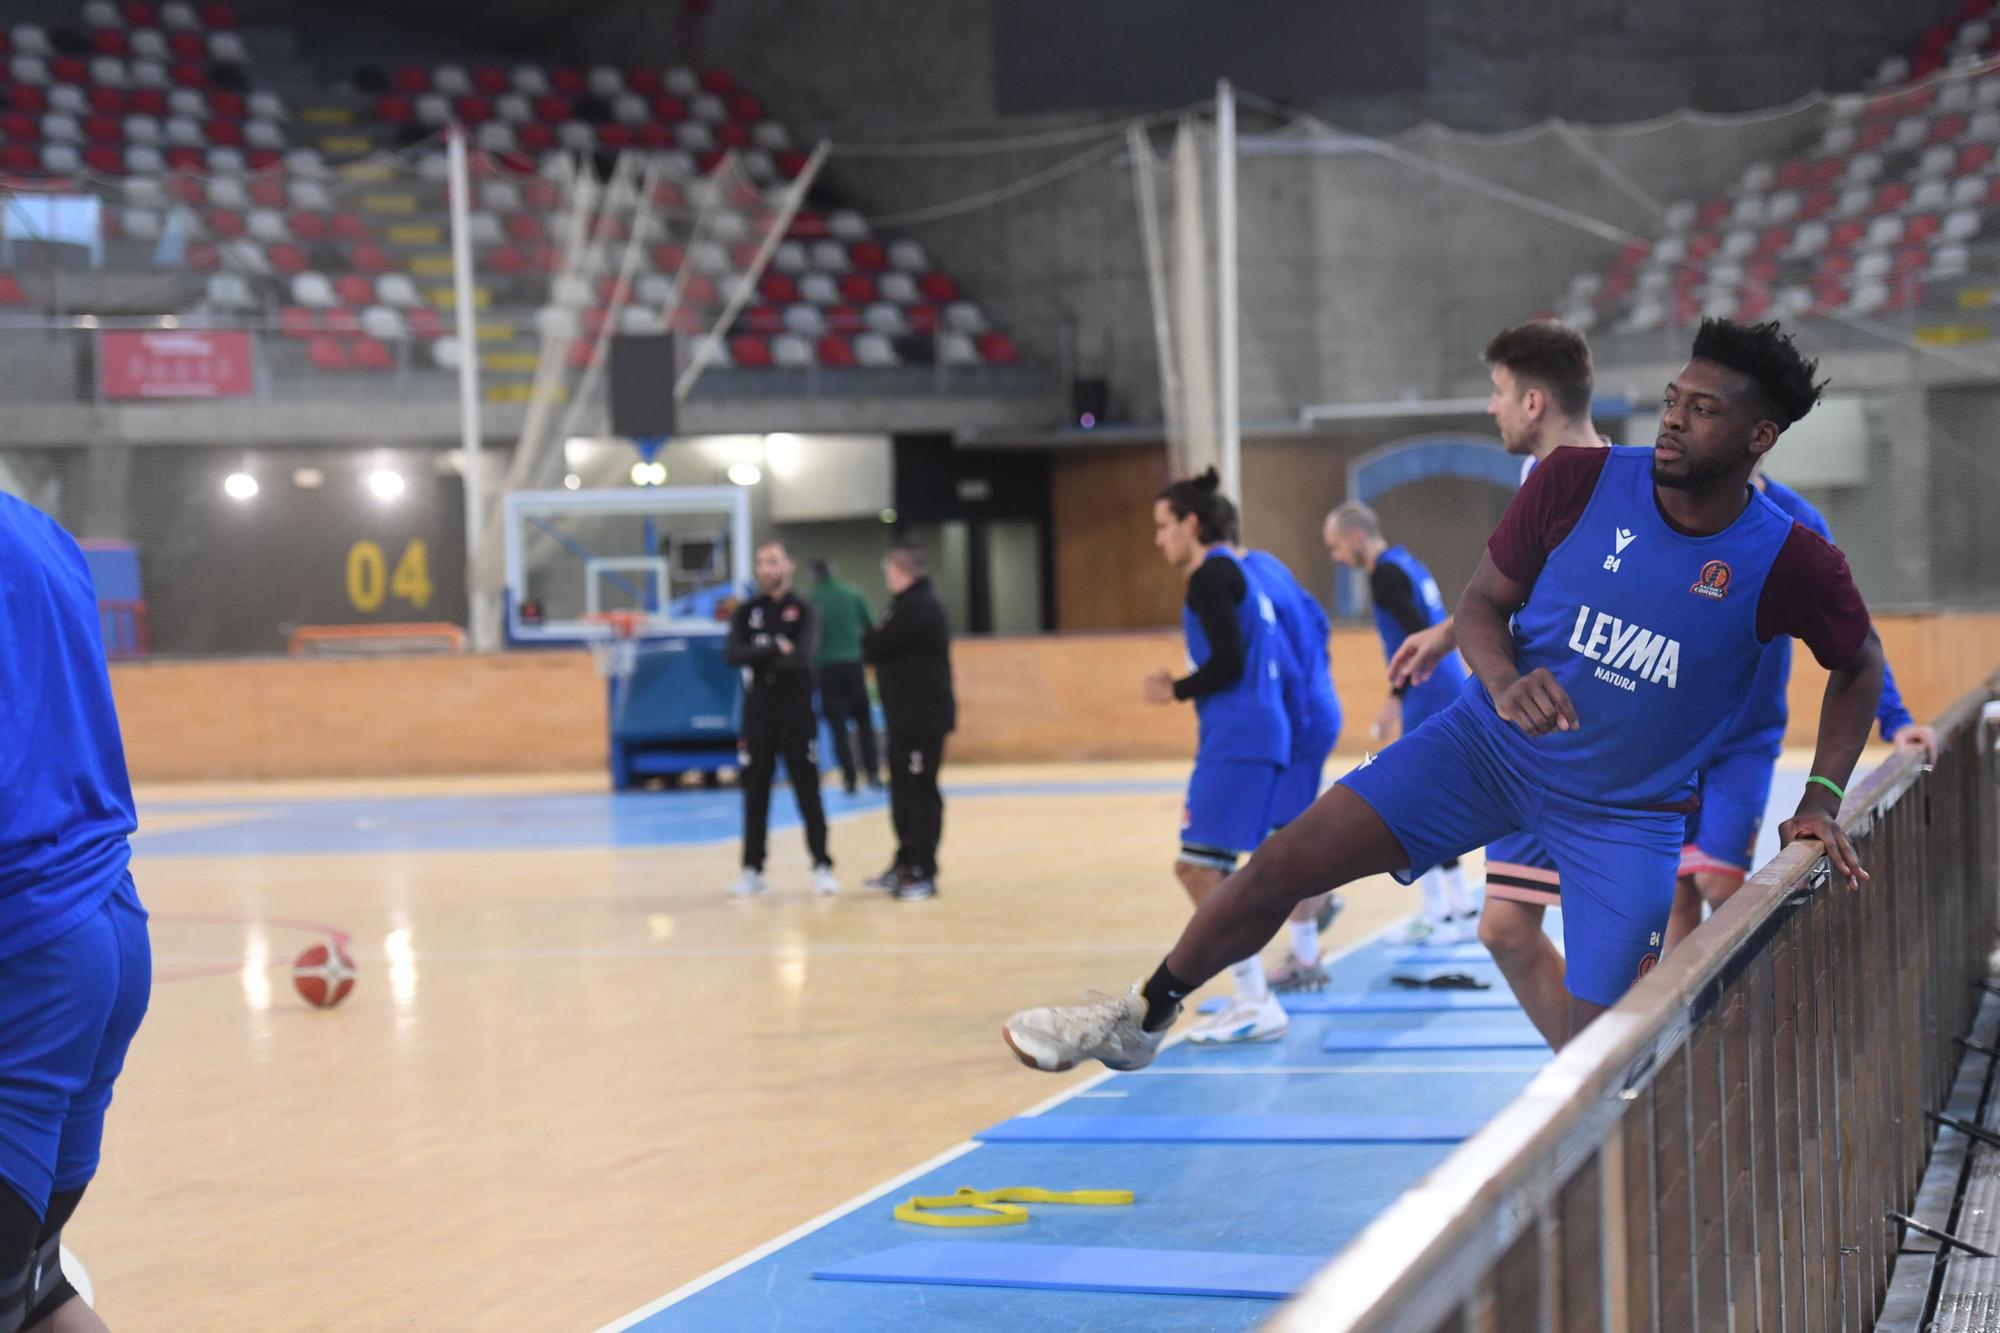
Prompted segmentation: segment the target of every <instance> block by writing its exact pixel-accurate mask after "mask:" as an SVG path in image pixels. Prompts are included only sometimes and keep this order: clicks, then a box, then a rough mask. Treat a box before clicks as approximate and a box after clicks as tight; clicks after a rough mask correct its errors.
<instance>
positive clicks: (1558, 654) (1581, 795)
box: [1004, 320, 1882, 1070]
mask: <svg viewBox="0 0 2000 1333" xmlns="http://www.w3.org/2000/svg"><path fill="white" fill-rule="evenodd" d="M1816 369H1817V367H1816V365H1815V364H1814V363H1813V362H1810V361H1808V360H1806V359H1805V358H1804V357H1803V356H1801V355H1800V354H1799V352H1798V349H1797V348H1796V347H1795V346H1794V345H1793V343H1792V340H1791V338H1790V337H1789V336H1788V335H1786V334H1785V333H1784V332H1783V331H1782V330H1780V329H1779V328H1778V326H1777V325H1776V324H1775V323H1773V324H1762V325H1756V326H1746V325H1740V324H1735V323H1732V322H1729V321H1726V320H1709V321H1704V323H1703V324H1702V326H1701V329H1700V331H1699V332H1698V333H1697V335H1696V337H1695V342H1694V347H1693V350H1692V355H1691V357H1690V359H1689V361H1688V363H1687V364H1686V365H1685V366H1683V367H1682V368H1681V370H1680V372H1679V373H1678V374H1677V375H1675V377H1674V379H1673V381H1672V382H1671V383H1670V384H1669V385H1668V386H1667V389H1666V393H1665V395H1664V399H1663V410H1662V416H1661V423H1660V432H1659V436H1658V438H1657V440H1656V442H1655V444H1654V446H1653V447H1652V448H1651V449H1629V448H1627V449H1621V448H1611V449H1558V450H1556V451H1554V453H1552V454H1551V455H1550V456H1549V458H1547V459H1546V460H1545V461H1544V462H1543V463H1542V464H1541V466H1539V467H1537V468H1536V469H1535V470H1534V472H1533V473H1532V474H1530V476H1529V477H1528V479H1527V481H1526V482H1525V483H1524V484H1523V486H1522V488H1521V490H1520V491H1519V493H1517V494H1516V496H1515V497H1514V501H1513V503H1512V504H1511V505H1509V507H1508V510H1507V513H1506V515H1505V517H1503V518H1502V520H1501V523H1500V526H1499V527H1498V528H1497V529H1496V530H1495V531H1494V533H1493V536H1492V537H1491V538H1490V539H1489V540H1488V542H1487V550H1486V556H1485V558H1484V559H1483V560H1482V561H1481V563H1480V566H1479V569H1478V571H1477V572H1476V573H1475V574H1474V575H1473V579H1472V582H1471V583H1470V585H1468V587H1467V588H1466V591H1465V594H1464V596H1463V597H1461V598H1460V600H1459V604H1458V613H1457V617H1456V626H1457V639H1458V646H1459V652H1460V653H1461V655H1462V656H1463V657H1464V658H1465V661H1466V663H1467V665H1468V666H1469V667H1470V668H1471V670H1472V672H1473V676H1472V679H1471V680H1469V681H1468V682H1467V684H1466V688H1465V692H1464V694H1463V695H1461V697H1460V698H1459V700H1458V702H1457V703H1455V704H1453V705H1452V706H1451V707H1450V708H1447V709H1446V710H1445V711H1443V712H1441V713H1439V714H1437V715H1436V716H1435V717H1433V718H1431V720H1430V721H1428V722H1426V723H1425V724H1424V725H1423V726H1422V727H1420V728H1418V729H1417V731H1416V732H1414V733H1413V734H1411V735H1408V736H1405V737H1403V738H1402V739H1401V740H1400V741H1398V742H1397V743H1396V744H1395V745H1392V746H1390V747H1389V748H1388V749H1386V750H1384V751H1383V752H1382V753H1381V754H1380V755H1378V756H1376V757H1375V759H1374V761H1373V762H1372V763H1370V764H1367V765H1364V766H1363V767H1361V768H1359V769H1356V770H1355V771H1354V772H1353V773H1351V774H1349V775H1348V776H1347V777H1346V778H1344V779H1343V780H1342V781H1341V782H1340V783H1339V784H1337V785H1336V786H1334V787H1333V788H1332V789H1331V790H1329V791H1328V792H1327V793H1326V794H1325V795H1324V796H1322V797H1321V798H1320V799H1319V801H1317V802H1316V803H1315V804H1314V805H1313V807H1312V809H1310V810H1308V811H1307V812H1306V814H1305V815H1304V816H1302V817H1301V818H1299V819H1297V820H1294V821H1293V822H1292V823H1291V824H1290V825H1289V826H1287V827H1286V828H1285V829H1283V830H1281V831H1279V832H1278V833H1275V834H1273V835H1272V836H1271V837H1270V839H1269V840H1267V841H1266V842H1265V843H1264V845H1263V846H1262V847H1261V848H1259V849H1258V850H1257V852H1256V853H1255V854H1254V855H1253V856H1252V857H1251V858H1250V861H1249V863H1248V864H1246V865H1245V866H1243V867H1242V868H1241V869H1239V870H1237V871H1236V872H1235V873H1234V874H1232V875H1230V876H1229V878H1228V879H1226V880H1225V881H1224V882H1223V883H1222V884H1221V885H1220V886H1219V887H1218V888H1216V889H1215V890H1214V892H1212V893H1210V894H1209V895H1208V896H1207V898H1206V900H1205V901H1204V902H1203V903H1202V904H1201V906H1200V907H1199V908H1198V909H1197V910H1196V911H1195V914H1194V917H1193V919H1192V920H1191V921H1189V922H1188V925H1187V928H1186V929H1185V930H1184V931H1183V932H1182V933H1181V937H1180V940H1179V942H1178V943H1177V944H1175V946H1174V947H1173V949H1172V950H1171V951H1170V952H1169V953H1168V954H1167V956H1166V958H1165V959H1164V960H1163V961H1162V962H1161V964H1160V966H1159V967H1158V968H1157V969H1156V970H1155V971H1154V972H1153V974H1152V975H1151V976H1150V977H1148V978H1145V979H1144V980H1142V981H1140V982H1137V983H1134V984H1133V986H1132V988H1131V989H1130V990H1129V991H1128V992H1127V993H1126V994H1125V995H1123V996H1117V997H1107V998H1105V999H1101V1000H1097V1001H1093V1002H1090V1003H1087V1004H1082V1005H1067V1006H1054V1007H1047V1008H1038V1009H1029V1010H1024V1011H1022V1012H1021V1013H1018V1014H1015V1015H1014V1016H1013V1017H1012V1018H1011V1019H1009V1020H1008V1022H1007V1023H1006V1025H1005V1029H1004V1031H1005V1036H1006V1039H1007V1043H1008V1045H1009V1047H1010V1048H1011V1049H1012V1050H1013V1051H1014V1053H1015V1055H1016V1056H1017V1057H1018V1058H1019V1059H1020V1060H1021V1061H1022V1062H1023V1063H1025V1064H1027V1065H1029V1066H1030V1067H1032V1068H1037V1069H1043V1070H1061V1069H1067V1068H1070V1067H1072V1066H1074V1065H1076V1064H1077V1063H1079V1062H1081V1061H1084V1060H1098V1061H1101V1062H1102V1063H1104V1064H1106V1065H1108V1066H1110V1067H1112V1068H1116V1069H1135V1068H1139V1067H1141V1066H1143V1065H1145V1064H1148V1063H1150V1062H1151V1060H1152V1058H1153V1055H1154V1053H1155V1052H1156V1051H1157V1050H1158V1049H1159V1045H1160V1043H1161V1042H1162V1041H1163V1040H1165V1037H1166V1032H1167V1029H1168V1028H1169V1027H1170V1026H1171V1025H1172V1023H1173V1021H1174V1019H1175V1018H1176V1017H1177V1016H1178V1015H1179V1013H1180V1008H1181V1001H1182V1000H1183V999H1184V998H1185V997H1186V996H1188V995H1189V994H1191V993H1192V992H1193V991H1194V990H1195V989H1196V988H1197V987H1198V986H1199V985H1201V984H1202V983H1203V982H1205V981H1207V980H1208V978H1209V977H1211V976H1213V975H1215V973H1216V972H1218V971H1220V970H1221V969H1222V968H1223V967H1225V966H1227V965H1229V964H1230V963H1231V962H1232V961H1233V960H1235V959H1238V958H1242V957H1244V956H1245V955H1246V954H1248V953H1250V952H1251V951H1254V950H1255V949H1257V948H1259V947H1260V946H1261V945H1262V944H1263V943H1264V941H1266V940H1268V939H1270V938H1271V936H1272V935H1273V934H1274V933H1275V932H1276V931H1277V928H1278V927H1279V926H1280V925H1282V924H1283V922H1284V920H1285V917H1286V915H1287V914H1288V913H1289V912H1290V911H1291V909H1292V907H1293V905H1294V904H1296V903H1297V902H1299V901H1300V900H1301V899H1303V898H1306V897H1309V896H1311V895H1313V894H1316V893H1322V892H1325V891H1326V890H1328V889H1333V888H1338V887H1339V886H1341V885H1342V884H1345V883H1348V882H1350V881H1352V880H1355V879H1358V878H1361V877H1362V876H1365V875H1372V874H1383V873H1393V874H1395V875H1396V876H1397V877H1398V878H1399V879H1403V880H1404V881H1405V882H1408V880H1410V879H1412V878H1414V877H1415V876H1416V874H1417V873H1419V872H1421V871H1422V870H1423V869H1425V868H1427V867H1429V866H1432V865H1436V864H1438V863H1440V862H1442V861H1443V860H1445V859H1446V858H1448V857H1450V856H1454V855H1458V854H1461V853H1463V852H1466V851H1469V850H1471V849H1472V848H1474V847H1479V846H1483V845H1486V844H1488V843H1491V842H1492V841H1493V840H1494V839H1496V838H1499V837H1502V836H1505V835H1506V834H1509V833H1516V832H1533V833H1534V834H1535V835H1536V836H1537V838H1538V839H1539V840H1540V841H1541V843H1542V844H1543V845H1544V846H1545V847H1546V848H1547V850H1548V852H1549V854H1550V857H1551V858H1552V859H1553V861H1554V862H1555V864H1556V867H1557V870H1558V873H1559V874H1560V876H1561V879H1562V885H1563V915H1564V934H1565V937H1566V940H1567V943H1568V946H1569V953H1568V960H1567V961H1568V967H1567V972H1566V977H1565V984H1566V986H1567V988H1568V991H1569V996H1570V1024H1569V1033H1568V1034H1566V1035H1574V1034H1575V1033H1576V1032H1578V1031H1580V1030H1582V1028H1584V1027H1585V1026H1587V1025H1588V1024H1589V1023H1590V1022H1592V1021H1593V1020H1594V1019H1595V1018H1596V1016H1597V1015H1598V1014H1600V1013H1602V1012H1603V1011H1604V1009H1605V1008H1607V1007H1608V1006H1610V1005H1611V1004H1613V1003H1615V1002H1616V1001H1617V1000H1618V998H1619V997H1620V996H1621V995H1623V994H1624V992H1625V991H1626V990H1627V989H1628V988H1629V987H1630V986H1631V985H1632V983H1633V982H1634V981H1636V980H1637V979H1638V978H1639V977H1640V976H1642V975H1644V974H1645V973H1646V972H1647V971H1648V970H1650V969H1651V967H1652V966H1653V965H1654V964H1655V963H1656V962H1657V961H1658V959H1659V954H1660V949H1661V947H1662V944H1663V937H1664V934H1665V931H1666V927H1667V916H1668V911H1669V909H1670V907H1671V905H1672V902H1673V894H1674V883H1675V879H1676V875H1677V872H1678V869H1679V865H1680V846H1681V842H1682V837H1683V834H1684V831H1685V826H1686V817H1687V813H1688V812H1689V811H1690V810H1691V809H1692V808H1693V806H1694V802H1695V799H1696V797H1695V778H1696V775H1697V774H1698V773H1699V772H1700V770H1701V768H1702V766H1703V765H1704V764H1705V763H1706V762H1707V761H1708V760H1709V759H1710V758H1711V757H1712V756H1713V755H1714V754H1716V753H1717V751H1718V750H1719V749H1720V747H1721V745H1722V744H1723V742H1724V741H1725V740H1727V738H1728V734H1729V728H1730V724H1731V722H1732V720H1733V719H1734V716H1735V713H1736V708H1737V705H1738V704H1739V703H1740V701H1741V700H1742V698H1743V697H1744V691H1745V690H1746V689H1747V688H1748V687H1749V684H1750V681H1751V679H1752V677H1753V676H1754V675H1755V674H1756V670H1757V667H1758V664H1759V662H1760V661H1761V660H1762V655H1763V651H1764V645H1765V644H1767V643H1769V642H1770V641H1771V640H1772V639H1774V638H1777V637H1779V636H1780V635H1789V636H1792V637H1795V638H1800V639H1803V640H1804V641H1805V642H1806V643H1807V645H1808V646H1809V647H1810V648H1811V649H1812V651H1813V654H1814V656H1815V657H1816V658H1817V659H1818V660H1819V661H1820V663H1821V664H1822V665H1824V666H1825V667H1826V668H1827V669H1828V671H1829V673H1830V674H1829V679H1828V683H1827V690H1826V696H1825V699H1824V700H1823V703H1822V706H1821V709H1820V729H1819V744H1818V748H1817V751H1816V753H1815V755H1814V758H1813V768H1812V776H1811V778H1810V779H1809V780H1808V783H1807V786H1806V790H1805V794H1804V796H1803V797H1802V798H1801V800H1800V802H1799V806H1798V809H1797V811H1796V813H1794V815H1793V816H1792V818H1790V819H1788V820H1786V821H1785V823H1784V826H1783V827H1782V829H1781V835H1782V836H1783V838H1784V839H1785V841H1787V842H1790V841H1793V840H1798V839H1804V840H1811V841H1813V842H1817V843H1819V844H1820V845H1821V846H1822V847H1823V848H1824V851H1825V854H1826V856H1827V858H1828V859H1829V860H1830V861H1831V862H1832V865H1833V869H1834V873H1835V875H1836V876H1837V877H1838V878H1840V879H1841V880H1843V881H1844V882H1845V883H1846V884H1847V886H1848V887H1849V888H1850V889H1853V888H1858V887H1859V886H1860V885H1861V884H1862V883H1863V882H1865V881H1866V879H1867V877H1868V876H1867V871H1866V870H1865V869H1863V867H1862V866H1861V864H1860V861H1859V859H1858V858H1857V856H1856V854H1855V851H1854V847H1853V844H1852V843H1851V842H1849V840H1848V838H1847V835H1846V833H1845V832H1844V831H1843V830H1842V829H1841V827H1840V823H1839V818H1838V816H1839V809H1840V801H1841V796H1842V793H1843V790H1844V786H1845V784H1846V782H1847V780H1848V778H1849V776H1850V775H1851V774H1852V772H1853V769H1854V764H1855V761H1856V760H1857V759H1858V758H1859V757H1860V754H1861V751H1862V748H1863V747H1864V746H1865V745H1866V743H1867V739H1868V733H1869V731H1870V729H1871V726H1872V723H1873V721H1874V715H1875V709H1876V704H1877V701H1878V700H1879V698H1880V696H1881V689H1882V649H1881V644H1880V642H1879V640H1878V639H1877V638H1876V636H1875V631H1874V628H1873V626H1872V625H1871V624H1870V623H1869V618H1868V610H1867V607H1866V605H1865V604H1864V603H1863V601H1862V598H1861V595H1860V592H1859V591H1858V590H1857V589H1856V588H1855V586H1854V581H1853V578H1852V576H1851V575H1850V574H1849V573H1848V569H1847V562H1846V560H1845V559H1844V558H1843V557H1842V556H1841V554H1840V552H1839V551H1838V550H1837V549H1835V548H1834V547H1833V546H1831V545H1829V544H1828V543H1827V542H1826V541H1825V540H1823V539H1822V538H1820V537H1818V536H1817V535H1815V534H1814V533H1812V532H1811V531H1809V530H1807V529H1805V528H1803V527H1800V526H1799V525H1798V524H1796V523H1795V522H1793V520H1792V519H1791V517H1790V516H1789V515H1788V514H1786V513H1785V512H1784V511H1783V510H1782V509H1780V508H1779V507H1778V506H1777V505H1775V504H1773V503H1772V502H1771V501H1769V500H1768V499H1766V498H1765V497H1764V496H1763V495H1761V494H1760V493H1758V492H1757V490H1756V489H1755V488H1753V487H1752V486H1751V485H1750V478H1751V475H1752V473H1753V472H1754V471H1755V470H1756V467H1757V465H1758V463H1759V462H1760V461H1761V460H1762V459H1763V457H1764V456H1765V455H1766V454H1768V453H1769V452H1770V450H1771V449H1772V448H1773V447H1774V446H1775V445H1776V444H1777V443H1778V440H1779V438H1780V436H1782V435H1783V433H1784V431H1785V429H1786V428H1787V427H1788V426H1790V425H1791V424H1792V423H1793V422H1795V421H1797V420H1798V419H1799V418H1801V417H1803V416H1804V415H1805V414H1806V413H1807V412H1809V411H1811V410H1812V407H1813V405H1814V404H1815V403H1816V402H1818V400H1819V396H1820V393H1821V391H1822V388H1823V386H1822V385H1821V384H1820V383H1819V382H1817V381H1816V379H1815V377H1814V376H1815V371H1816Z"/></svg>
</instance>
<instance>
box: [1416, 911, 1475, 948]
mask: <svg viewBox="0 0 2000 1333" xmlns="http://www.w3.org/2000/svg"><path fill="white" fill-rule="evenodd" d="M1478 938H1479V920H1478V918H1477V917H1473V916H1448V917H1446V918H1445V919H1444V920H1442V921H1440V922H1438V923H1437V924H1436V925H1434V926H1433V927H1431V933H1430V934H1429V935H1428V936H1427V937H1425V939H1424V946H1425V947H1426V948H1430V949H1445V948H1449V947H1451V946H1452V945H1454V944H1469V943H1471V942H1472V941H1473V940H1476V939H1478Z"/></svg>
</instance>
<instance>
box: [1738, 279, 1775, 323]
mask: <svg viewBox="0 0 2000 1333" xmlns="http://www.w3.org/2000/svg"><path fill="white" fill-rule="evenodd" d="M1770 308H1771V293H1770V292H1769V291H1767V290H1765V289H1764V288H1762V287H1752V288H1750V289H1749V290H1747V291H1745V292H1744V293H1743V299H1742V301H1741V302H1740V303H1738V305H1737V307H1736V318H1738V319H1740V320H1743V321H1746V322H1747V321H1750V320H1753V319H1756V318H1758V317H1759V316H1761V315H1763V314H1764V313H1765V312H1766V311H1768V310H1769V309H1770Z"/></svg>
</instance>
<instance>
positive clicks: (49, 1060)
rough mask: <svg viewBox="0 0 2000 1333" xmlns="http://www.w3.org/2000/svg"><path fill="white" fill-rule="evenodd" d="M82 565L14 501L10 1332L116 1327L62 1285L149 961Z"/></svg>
mask: <svg viewBox="0 0 2000 1333" xmlns="http://www.w3.org/2000/svg"><path fill="white" fill-rule="evenodd" d="M99 634H100V630H99V624H98V616H97V594H96V592H95V590H94V589H93V587H92V584H91V579H90V570H89V569H88V568H87V567H86V566H85V564H84V559H83V552H82V551H80V550H79V549H78V548H77V545H76V543H75V542H74V541H72V540H71V539H70V536H69V534H68V533H66V532H64V531H63V530H62V529H61V528H60V527H58V526H57V525H56V524H55V522H54V521H53V520H51V519H49V518H48V517H47V516H46V515H44V514H42V513H40V512H39V511H37V510H35V509H33V508H31V507H29V506H28V505H26V504H23V503H22V502H20V501H19V500H16V499H14V498H13V497H11V496H7V495H0V699H4V700H5V707H6V709H7V730H8V737H7V748H6V758H5V760H4V761H0V762H4V766H5V770H6V791H7V799H6V801H5V803H4V806H0V1329H17V1328H28V1329H36V1330H54V1331H55V1333H87V1331H88V1330H101V1329H103V1328H104V1323H103V1321H102V1320H100V1319H99V1318H98V1317H97V1316H96V1315H95V1314H93V1313H92V1312H91V1310H90V1308H89V1307H88V1306H86V1305H85V1304H84V1303H83V1302H82V1301H81V1300H79V1299H78V1298H77V1295H76V1292H75V1291H74V1290H73V1289H72V1288H71V1287H70V1284H69V1282H68V1280H67V1279H66V1278H64V1276H63V1272H62V1264H61V1261H60V1259H59V1254H60V1250H61V1244H62V1230H63V1226H64V1224H65V1223H67V1222H68V1221H69V1219H70V1216H71V1215H72V1214H73V1213H75V1211H76V1207H77V1203H78V1201H79V1200H81V1199H82V1197H83V1192H84V1187H85V1186H86V1185H88V1184H89V1183H90V1178H91V1176H92V1175H94V1174H95V1173H96V1170H97V1155H98V1144H99V1142H100V1140H101V1139H102V1138H103V1135H104V1112H105V1108H106V1107H108V1106H109V1105H110V1102H111V1089H112V1084H113V1083H114V1082H115V1081H116V1079H117V1078H118V1073H119V1070H120V1069H121V1068H123V1066H124V1063H125V1052H126V1049H127V1047H129V1046H130V1045H131V1042H132V1037H133V1035H134V1034H135V1033H136V1032H137V1031H138V1029H139V1023H140V1020H141V1019H142V1018H143V1017H144V1016H145V1013H146V1001H147V998H148V996H149V995H150V993H151V989H152V973H153V955H152V948H151V945H150V944H149V943H148V941H147V938H146V912H145V909H144V908H143V907H141V906H140V905H139V897H138V894H137V892H136V891H135V890H134V889H133V887H132V876H131V873H130V870H129V868H128V867H129V865H130V862H131V859H132V851H131V847H130V845H129V844H128V842H127V839H128V838H129V837H130V836H131V833H132V831H133V829H134V827H136V825H135V821H134V819H133V815H132V788H131V783H130V781H129V779H128V778H127V777H126V772H125V751H124V745H123V742H122V741H121V740H120V738H119V734H118V716H117V713H116V711H115V710H114V708H113V707H112V700H111V681H110V677H109V674H108V673H107V672H106V670H105V666H104V646H103V643H102V641H101V640H100V637H99Z"/></svg>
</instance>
